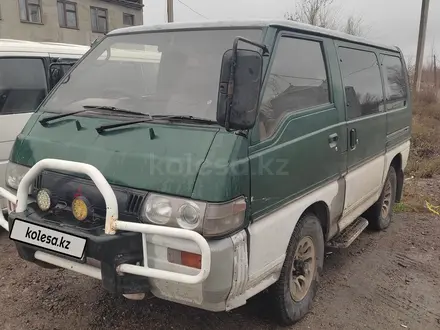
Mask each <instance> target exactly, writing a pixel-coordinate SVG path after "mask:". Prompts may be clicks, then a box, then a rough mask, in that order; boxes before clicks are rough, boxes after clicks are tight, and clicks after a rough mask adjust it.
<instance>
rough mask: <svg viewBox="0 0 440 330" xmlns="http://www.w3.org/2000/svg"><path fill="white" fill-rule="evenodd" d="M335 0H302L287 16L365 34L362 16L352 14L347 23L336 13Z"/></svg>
mask: <svg viewBox="0 0 440 330" xmlns="http://www.w3.org/2000/svg"><path fill="white" fill-rule="evenodd" d="M333 1H334V0H302V1H301V2H300V3H299V4H297V6H296V10H295V12H294V13H290V12H288V13H286V14H285V18H286V19H288V20H291V21H297V22H301V23H307V24H311V25H315V26H319V27H323V28H327V29H333V30H340V31H343V32H345V33H349V34H352V35H357V36H360V35H363V32H364V31H363V30H364V29H363V21H362V18H358V17H355V16H350V17H349V18H348V19H347V21H346V22H345V23H342V24H341V20H340V19H339V18H338V16H337V14H336V10H335V8H334V6H333Z"/></svg>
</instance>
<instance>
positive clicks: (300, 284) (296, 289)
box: [289, 236, 316, 302]
mask: <svg viewBox="0 0 440 330" xmlns="http://www.w3.org/2000/svg"><path fill="white" fill-rule="evenodd" d="M315 268H316V249H315V244H314V243H313V240H312V238H311V237H310V236H307V237H303V238H302V239H301V240H300V241H299V243H298V246H297V247H296V251H295V255H294V258H293V266H292V273H291V274H290V283H289V289H290V295H291V297H292V299H293V300H294V301H296V302H299V301H301V300H303V299H304V297H305V296H306V295H307V293H308V292H309V289H310V286H311V285H312V282H313V279H314V277H315Z"/></svg>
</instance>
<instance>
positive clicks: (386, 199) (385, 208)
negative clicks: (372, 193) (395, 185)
mask: <svg viewBox="0 0 440 330" xmlns="http://www.w3.org/2000/svg"><path fill="white" fill-rule="evenodd" d="M390 208H391V182H390V181H389V180H388V181H387V183H386V185H385V190H384V196H383V203H382V210H381V216H382V218H383V219H385V218H386V217H387V216H388V214H389V213H390Z"/></svg>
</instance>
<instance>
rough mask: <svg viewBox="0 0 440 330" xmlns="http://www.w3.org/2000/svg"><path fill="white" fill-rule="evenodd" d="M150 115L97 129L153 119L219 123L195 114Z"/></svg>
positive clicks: (101, 130) (99, 130) (100, 130)
mask: <svg viewBox="0 0 440 330" xmlns="http://www.w3.org/2000/svg"><path fill="white" fill-rule="evenodd" d="M148 116H149V119H141V120H133V121H128V122H125V123H118V124H110V125H102V126H99V127H97V128H96V131H97V132H98V133H99V134H101V133H102V132H104V131H105V130H107V129H111V128H118V127H123V126H129V125H134V124H139V123H145V122H150V121H153V120H170V121H190V122H195V123H199V124H208V125H214V124H217V122H216V121H214V120H210V119H204V118H198V117H193V116H178V115H153V116H150V115H148Z"/></svg>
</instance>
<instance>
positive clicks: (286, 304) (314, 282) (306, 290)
mask: <svg viewBox="0 0 440 330" xmlns="http://www.w3.org/2000/svg"><path fill="white" fill-rule="evenodd" d="M323 262H324V236H323V233H322V227H321V224H320V221H319V219H318V218H317V217H316V216H315V215H314V214H306V215H305V216H303V217H302V218H301V219H300V220H299V222H298V224H297V226H296V228H295V230H294V232H293V235H292V237H291V239H290V242H289V246H288V248H287V254H286V259H285V261H284V265H283V268H282V270H281V275H280V278H279V279H278V282H277V283H275V284H274V285H273V287H272V288H271V295H272V300H273V302H274V304H273V306H274V307H275V308H276V313H277V314H278V316H279V320H280V323H281V324H282V325H291V324H293V323H296V322H297V321H299V320H301V319H302V318H303V317H304V316H305V315H306V314H307V313H308V312H309V310H310V308H311V306H312V302H313V299H314V298H315V295H316V292H317V289H318V282H319V276H320V273H321V272H322V266H323Z"/></svg>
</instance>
